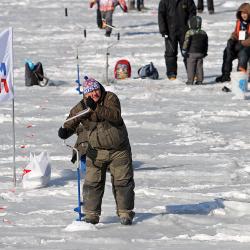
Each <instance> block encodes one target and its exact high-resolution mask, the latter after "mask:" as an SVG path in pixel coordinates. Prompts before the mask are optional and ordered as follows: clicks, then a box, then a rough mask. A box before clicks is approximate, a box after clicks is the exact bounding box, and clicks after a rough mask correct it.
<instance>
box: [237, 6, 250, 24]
mask: <svg viewBox="0 0 250 250" xmlns="http://www.w3.org/2000/svg"><path fill="white" fill-rule="evenodd" d="M241 12H245V13H247V14H248V21H249V20H250V4H249V3H243V4H242V5H241V6H240V7H239V9H238V10H237V12H236V17H237V19H239V20H242V18H241Z"/></svg>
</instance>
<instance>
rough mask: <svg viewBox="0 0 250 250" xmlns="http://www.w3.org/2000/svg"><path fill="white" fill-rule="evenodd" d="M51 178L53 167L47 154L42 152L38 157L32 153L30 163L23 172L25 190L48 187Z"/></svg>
mask: <svg viewBox="0 0 250 250" xmlns="http://www.w3.org/2000/svg"><path fill="white" fill-rule="evenodd" d="M50 177H51V165H50V162H49V156H48V153H47V152H42V153H41V154H40V155H38V156H36V155H35V154H33V153H30V162H29V164H28V165H27V166H26V167H25V169H24V170H23V178H22V184H23V188H27V189H30V188H31V189H32V188H41V187H46V186H47V185H48V183H49V181H50Z"/></svg>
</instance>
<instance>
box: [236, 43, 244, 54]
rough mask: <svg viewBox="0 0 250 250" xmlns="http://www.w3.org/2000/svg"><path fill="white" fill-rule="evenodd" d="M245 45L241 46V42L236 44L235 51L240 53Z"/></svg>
mask: <svg viewBox="0 0 250 250" xmlns="http://www.w3.org/2000/svg"><path fill="white" fill-rule="evenodd" d="M243 47H244V46H243V45H242V44H241V42H240V41H239V42H237V43H236V44H235V46H234V49H235V51H237V52H239V51H240V50H242V49H243Z"/></svg>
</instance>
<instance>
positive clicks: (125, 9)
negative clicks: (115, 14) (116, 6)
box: [123, 5, 128, 13]
mask: <svg viewBox="0 0 250 250" xmlns="http://www.w3.org/2000/svg"><path fill="white" fill-rule="evenodd" d="M123 12H125V13H126V12H128V8H127V6H126V5H125V6H124V7H123Z"/></svg>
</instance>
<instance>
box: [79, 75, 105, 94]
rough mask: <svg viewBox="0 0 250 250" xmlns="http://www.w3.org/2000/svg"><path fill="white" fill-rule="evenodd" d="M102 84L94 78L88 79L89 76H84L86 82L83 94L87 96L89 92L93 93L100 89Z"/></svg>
mask: <svg viewBox="0 0 250 250" xmlns="http://www.w3.org/2000/svg"><path fill="white" fill-rule="evenodd" d="M100 87H101V86H100V83H99V82H98V81H96V80H95V79H94V78H91V77H90V78H88V77H87V76H84V82H83V94H84V95H85V94H87V93H89V92H92V91H94V90H96V89H100Z"/></svg>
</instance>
